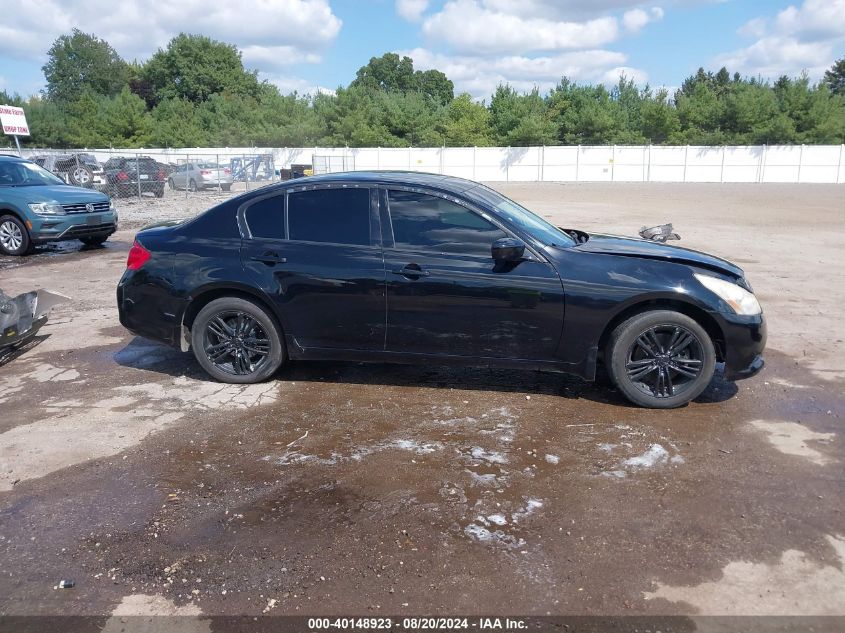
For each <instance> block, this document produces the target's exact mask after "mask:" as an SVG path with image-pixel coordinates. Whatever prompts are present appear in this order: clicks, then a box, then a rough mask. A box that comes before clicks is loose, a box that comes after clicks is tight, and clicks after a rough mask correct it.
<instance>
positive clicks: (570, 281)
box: [117, 172, 766, 408]
mask: <svg viewBox="0 0 845 633" xmlns="http://www.w3.org/2000/svg"><path fill="white" fill-rule="evenodd" d="M117 302H118V308H119V310H120V321H121V323H122V324H123V325H124V326H125V327H126V328H128V329H129V330H131V331H132V332H134V333H136V334H138V335H140V336H144V337H148V338H151V339H156V340H159V341H164V342H166V343H169V344H171V345H174V346H179V347H181V349H182V350H183V351H188V350H190V349H193V352H194V354H195V355H196V358H197V360H198V361H199V363H200V365H202V367H203V368H204V369H205V370H206V371H207V372H208V373H209V374H210V375H211V376H213V377H214V378H215V379H217V380H220V381H224V382H234V383H252V382H257V381H261V380H265V379H267V378H269V377H270V376H272V375H273V374H274V373H275V372H276V371H277V370H278V368H279V367H280V365H281V364H282V363H283V362H285V360H286V359H289V358H290V359H332V360H356V361H378V362H400V363H421V362H437V363H462V364H469V365H482V366H497V367H511V368H530V369H544V370H550V371H559V372H567V373H571V374H576V375H578V376H581V377H583V378H585V379H587V380H593V379H594V378H595V376H596V371H597V367H598V366H599V365H603V366H604V367H605V369H606V371H607V374H609V376H610V378H611V379H612V381H613V382H614V383H615V384H616V385H617V386H618V388H619V390H620V391H621V392H622V393H623V394H624V395H625V396H626V397H627V398H628V399H629V400H630V401H631V402H634V403H636V404H638V405H641V406H645V407H655V408H671V407H677V406H680V405H683V404H686V403H688V402H689V401H690V400H692V399H694V398H696V397H697V396H698V395H699V394H701V392H702V391H703V390H704V389H705V388H706V387H707V385H708V383H709V382H710V380H711V378H712V377H713V373H714V371H715V369H716V364H717V363H718V362H722V363H724V371H725V375H726V378H727V379H728V380H736V379H740V378H747V377H749V376H753V375H754V374H756V373H757V372H758V371H760V369H761V368H762V367H763V359H762V355H761V354H762V351H763V347H764V346H765V341H766V329H765V323H764V320H763V315H762V310H761V308H760V304H759V303H758V302H757V299H756V297H755V296H754V294H753V292H752V289H751V286H750V285H749V284H748V282H747V281H746V279H745V276H744V274H743V271H742V270H741V269H740V268H738V267H737V266H735V265H733V264H731V263H729V262H727V261H724V260H722V259H719V258H717V257H713V256H711V255H706V254H704V253H699V252H696V251H692V250H688V249H684V248H679V247H675V246H668V245H666V244H660V243H656V242H652V241H647V240H641V239H630V238H622V237H614V236H609V235H598V234H588V233H585V232H583V231H579V230H577V229H560V228H557V227H555V226H552V225H551V224H549V223H548V222H546V221H545V220H543V219H541V218H540V217H538V216H536V215H534V214H533V213H531V212H530V211H528V210H526V209H524V208H523V207H521V206H520V205H518V204H517V203H515V202H513V201H512V200H509V199H508V198H506V197H504V196H502V195H501V194H499V193H498V192H496V191H494V190H493V189H490V188H489V187H486V186H484V185H481V184H478V183H475V182H471V181H468V180H462V179H458V178H452V177H447V176H438V175H431V174H419V173H403V172H354V173H345V174H330V175H323V176H315V177H310V178H304V179H299V180H296V181H290V182H285V183H279V184H277V185H273V186H268V187H264V188H262V189H258V190H255V191H252V192H249V193H247V194H244V195H241V196H238V197H236V198H233V199H231V200H228V201H226V202H224V203H222V204H220V205H219V206H216V207H214V208H212V209H209V210H208V211H206V212H205V213H203V214H202V215H200V216H198V217H197V218H195V219H193V220H190V221H186V222H183V223H171V224H167V225H159V226H154V227H149V228H147V229H144V230H142V231H141V232H139V233H138V235H137V238H136V241H135V244H134V245H133V247H132V249H131V251H130V253H129V260H128V263H127V270H126V272H125V273H124V275H123V278H122V279H121V280H120V283H119V285H118V290H117Z"/></svg>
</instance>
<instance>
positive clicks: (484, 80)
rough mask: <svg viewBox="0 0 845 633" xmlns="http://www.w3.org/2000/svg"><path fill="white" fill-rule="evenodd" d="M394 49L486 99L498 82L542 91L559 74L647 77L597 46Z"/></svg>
mask: <svg viewBox="0 0 845 633" xmlns="http://www.w3.org/2000/svg"><path fill="white" fill-rule="evenodd" d="M397 52H398V53H399V54H400V55H408V56H409V57H411V58H413V60H414V66H415V67H416V68H420V69H422V70H425V69H429V68H437V69H438V70H441V71H443V72H444V73H446V76H447V77H449V79H451V80H452V81H453V82H454V83H455V92H457V93H460V92H468V93H470V94H471V95H472V96H473V97H474V98H476V99H488V98H489V97H490V95H491V94H492V93H493V92H494V91H495V89H496V86H497V85H499V84H500V83H508V84H510V85H511V86H512V87H513V88H515V89H516V90H519V91H528V90H531V89H533V88H535V87H536V88H539V89H540V91H541V92H542V93H545V92H548V91H549V90H551V89H552V88H554V87H555V86H556V85H557V84H558V82H559V81H560V79H561V77H563V76H566V77H569V78H570V79H573V80H576V81H584V82H600V83H607V84H615V83H616V82H617V81H618V80H619V75H620V73H622V72H624V73H625V75H626V76H627V77H629V78H632V79H634V80H635V81H637V82H645V81H646V80H647V75H646V73H645V72H644V71H642V70H639V69H636V68H629V67H627V66H625V62H626V61H627V57H626V56H625V55H624V54H623V53H619V52H616V51H608V50H601V49H594V50H584V51H568V52H562V53H558V54H555V55H551V56H544V57H526V56H522V55H508V56H502V57H496V58H489V57H478V56H463V55H445V54H438V53H434V52H432V51H430V50H428V49H424V48H416V49H413V50H407V51H397Z"/></svg>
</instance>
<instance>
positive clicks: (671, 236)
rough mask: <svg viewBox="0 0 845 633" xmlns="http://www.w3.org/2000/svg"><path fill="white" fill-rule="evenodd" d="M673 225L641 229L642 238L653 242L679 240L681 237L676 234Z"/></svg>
mask: <svg viewBox="0 0 845 633" xmlns="http://www.w3.org/2000/svg"><path fill="white" fill-rule="evenodd" d="M674 230H675V229H674V227H673V226H672V224H671V223H669V224H661V225H659V226H652V227H645V226H644V227H643V228H641V229H640V237H642V238H643V239H646V240H651V241H652V242H661V243H662V242H666V241H668V240H679V239H681V236H680V235H678V234H677V233H675V232H674Z"/></svg>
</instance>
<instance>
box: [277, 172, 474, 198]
mask: <svg viewBox="0 0 845 633" xmlns="http://www.w3.org/2000/svg"><path fill="white" fill-rule="evenodd" d="M332 182H345V183H349V182H358V183H361V184H393V185H406V186H412V187H413V186H425V187H434V188H437V189H445V190H446V191H452V192H454V193H461V192H463V191H466V190H468V189H472V188H473V187H477V186H478V183H477V182H473V181H471V180H466V179H465V178H457V177H455V176H444V175H442V174H429V173H426V172H419V171H394V170H372V171H345V172H337V173H332V174H320V175H318V176H306V177H304V178H296V179H295V180H288V181H285V182H284V184H285V185H293V186H299V185H317V184H329V183H332Z"/></svg>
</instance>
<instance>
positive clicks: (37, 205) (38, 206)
mask: <svg viewBox="0 0 845 633" xmlns="http://www.w3.org/2000/svg"><path fill="white" fill-rule="evenodd" d="M29 208H30V209H31V210H32V212H33V213H37V214H38V215H64V214H65V208H64V207H63V206H62V205H60V204H58V203H56V202H30V203H29Z"/></svg>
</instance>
